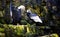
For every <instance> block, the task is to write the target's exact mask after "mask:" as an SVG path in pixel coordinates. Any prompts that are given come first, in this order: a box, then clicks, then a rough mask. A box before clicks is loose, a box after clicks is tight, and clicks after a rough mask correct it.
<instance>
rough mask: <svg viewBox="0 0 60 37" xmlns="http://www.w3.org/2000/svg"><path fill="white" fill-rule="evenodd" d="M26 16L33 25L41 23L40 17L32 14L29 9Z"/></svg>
mask: <svg viewBox="0 0 60 37" xmlns="http://www.w3.org/2000/svg"><path fill="white" fill-rule="evenodd" d="M27 16H28V17H29V18H30V19H31V20H32V21H34V22H35V23H42V20H41V19H40V17H39V16H38V15H37V14H35V13H32V12H31V10H30V9H28V10H27Z"/></svg>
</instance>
